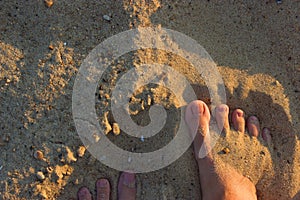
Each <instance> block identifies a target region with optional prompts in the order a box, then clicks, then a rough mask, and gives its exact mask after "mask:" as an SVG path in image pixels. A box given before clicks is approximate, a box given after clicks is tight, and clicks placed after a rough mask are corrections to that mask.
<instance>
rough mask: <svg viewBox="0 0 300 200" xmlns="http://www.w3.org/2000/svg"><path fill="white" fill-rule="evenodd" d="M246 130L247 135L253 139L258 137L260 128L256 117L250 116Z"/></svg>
mask: <svg viewBox="0 0 300 200" xmlns="http://www.w3.org/2000/svg"><path fill="white" fill-rule="evenodd" d="M247 128H248V131H249V134H250V135H251V136H253V137H258V136H259V132H260V126H259V121H258V119H257V117H255V116H251V117H249V118H248V120H247Z"/></svg>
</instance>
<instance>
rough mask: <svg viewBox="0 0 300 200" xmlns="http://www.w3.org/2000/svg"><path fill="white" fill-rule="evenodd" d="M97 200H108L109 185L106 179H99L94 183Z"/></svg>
mask: <svg viewBox="0 0 300 200" xmlns="http://www.w3.org/2000/svg"><path fill="white" fill-rule="evenodd" d="M96 188H97V200H109V193H110V185H109V181H108V180H107V179H99V180H98V181H97V183H96Z"/></svg>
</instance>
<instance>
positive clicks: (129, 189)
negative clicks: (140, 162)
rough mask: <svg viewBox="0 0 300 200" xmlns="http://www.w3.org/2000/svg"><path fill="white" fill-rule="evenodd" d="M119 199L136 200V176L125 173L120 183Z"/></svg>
mask: <svg viewBox="0 0 300 200" xmlns="http://www.w3.org/2000/svg"><path fill="white" fill-rule="evenodd" d="M118 197H119V198H118V199H119V200H134V199H136V181H135V174H132V173H128V172H123V173H122V174H121V176H120V179H119V183H118Z"/></svg>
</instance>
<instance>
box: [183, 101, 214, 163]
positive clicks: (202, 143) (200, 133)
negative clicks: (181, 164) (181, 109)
mask: <svg viewBox="0 0 300 200" xmlns="http://www.w3.org/2000/svg"><path fill="white" fill-rule="evenodd" d="M185 120H186V123H187V125H188V126H189V128H190V134H191V135H192V137H193V139H194V141H193V144H194V153H195V157H196V159H199V158H204V157H206V156H207V155H208V154H209V152H210V151H211V146H210V135H209V121H210V112H209V109H208V107H207V105H206V104H205V103H204V102H203V101H200V100H197V101H193V102H191V103H190V104H189V105H188V106H187V109H186V113H185Z"/></svg>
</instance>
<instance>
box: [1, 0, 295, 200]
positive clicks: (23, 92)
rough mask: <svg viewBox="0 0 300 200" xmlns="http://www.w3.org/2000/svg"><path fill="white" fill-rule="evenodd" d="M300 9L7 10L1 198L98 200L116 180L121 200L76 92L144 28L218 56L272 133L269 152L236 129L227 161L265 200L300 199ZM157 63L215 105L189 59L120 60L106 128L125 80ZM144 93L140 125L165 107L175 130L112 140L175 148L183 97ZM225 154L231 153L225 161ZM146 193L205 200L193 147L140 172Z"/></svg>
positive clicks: (101, 102) (160, 5)
mask: <svg viewBox="0 0 300 200" xmlns="http://www.w3.org/2000/svg"><path fill="white" fill-rule="evenodd" d="M299 10H300V1H298V0H295V1H284V0H283V3H282V4H277V3H276V1H273V0H265V1H260V2H246V1H243V2H242V1H240V2H236V1H226V2H225V1H221V0H210V1H209V0H208V1H171V0H162V1H159V0H152V1H145V0H141V1H137V2H133V1H113V2H109V1H95V0H91V1H88V2H85V1H79V0H74V1H69V0H57V1H54V2H53V5H52V6H51V7H47V6H46V5H45V3H44V2H43V1H42V0H40V1H16V0H11V1H1V3H0V13H1V15H0V31H1V36H0V63H1V65H0V70H1V71H0V92H1V93H0V100H1V106H0V121H1V129H0V136H1V138H0V199H70V198H76V193H77V190H78V189H79V188H80V187H82V186H87V187H89V188H90V190H91V192H92V193H93V194H95V190H94V188H95V181H96V180H97V178H103V177H106V178H108V179H109V180H110V183H111V186H112V189H111V191H112V192H111V195H112V199H116V198H117V197H116V194H117V190H116V188H117V181H118V176H119V173H120V172H119V171H117V170H115V169H112V168H110V167H107V166H105V165H104V164H102V163H101V162H100V161H98V160H97V159H96V158H94V157H93V156H92V155H91V154H90V153H89V151H86V152H83V151H82V149H83V148H82V146H83V143H82V141H81V139H80V137H79V135H78V134H77V132H76V128H75V124H74V121H73V116H72V91H73V84H74V81H75V78H76V74H77V72H78V70H79V68H80V66H81V64H82V63H83V61H84V59H85V58H86V56H87V55H88V54H89V53H90V51H91V50H92V49H93V48H95V47H96V46H97V45H98V44H100V43H101V42H103V41H104V40H105V39H107V38H109V37H111V36H113V35H115V34H117V33H121V32H123V31H126V30H129V29H133V28H142V27H158V28H168V29H171V30H174V31H178V32H181V33H183V34H185V35H187V36H189V37H190V38H192V39H194V40H195V41H196V42H197V43H198V44H200V45H202V47H204V48H205V49H206V51H207V52H208V53H209V55H210V56H211V57H212V59H213V60H214V62H215V63H216V65H217V69H218V71H219V73H220V74H221V76H222V79H223V81H224V85H225V90H226V102H227V104H228V106H229V107H230V109H231V111H233V110H234V109H235V108H241V109H243V110H244V111H245V113H246V116H250V115H255V116H257V117H258V119H259V120H260V122H261V128H263V127H268V128H270V130H271V135H272V143H271V144H267V143H266V142H264V141H262V139H261V138H258V139H256V138H251V137H249V136H248V135H243V134H240V133H237V132H235V131H233V130H232V131H230V132H229V133H228V134H227V135H226V137H224V136H221V137H220V139H219V140H218V142H217V144H216V146H215V147H214V152H215V154H216V156H218V157H219V158H220V159H222V160H223V161H224V162H226V163H228V164H230V165H232V166H233V167H235V168H236V169H237V170H238V171H239V172H240V173H242V174H243V175H245V176H247V177H249V178H250V180H252V181H253V182H254V184H256V187H257V192H258V197H259V198H258V199H267V200H272V199H280V200H281V199H283V200H285V199H291V198H292V197H294V196H295V195H296V194H297V193H298V192H299V190H300V181H299V180H300V141H299V137H300V131H299V130H300V119H299V113H300V95H299V94H300V45H299V41H300V34H299V32H300V16H299V15H300V13H299ZM104 15H107V16H108V17H107V16H104ZM147 63H159V64H165V65H168V66H171V67H173V68H174V69H175V70H177V71H178V72H180V73H181V74H183V75H184V76H185V77H186V78H187V80H188V81H189V83H190V84H191V86H192V88H193V89H194V91H195V93H196V94H197V98H198V99H201V100H203V101H205V102H206V103H207V104H208V105H209V106H211V102H212V99H211V97H210V95H209V93H208V90H207V87H206V85H205V82H204V80H203V79H202V78H201V76H200V74H199V73H197V71H195V69H194V68H193V66H192V65H191V64H190V63H189V62H188V61H187V60H185V59H183V58H181V57H179V56H176V55H172V54H170V53H169V52H165V51H162V50H153V49H146V50H138V51H135V52H132V53H129V54H127V55H126V56H124V57H121V58H119V59H118V60H117V61H115V62H114V63H113V64H112V66H111V67H110V68H109V69H108V70H107V71H106V72H105V75H104V78H103V81H102V82H101V83H99V87H98V89H97V91H96V98H95V99H96V104H95V108H96V111H97V113H98V117H99V119H100V120H99V122H100V123H101V120H102V121H103V120H104V119H105V117H104V113H105V112H106V111H108V118H107V121H106V123H105V124H104V125H105V126H104V128H108V125H107V123H109V124H110V125H112V124H113V122H114V120H115V119H114V118H113V116H112V114H111V112H109V107H108V106H109V105H110V103H111V102H110V97H111V92H112V90H113V89H114V88H113V85H114V84H113V82H114V81H116V80H118V78H120V76H121V75H122V73H119V72H126V71H128V70H129V69H132V68H139V66H140V65H141V64H147ZM145 91H146V92H145ZM133 96H134V97H132V98H131V102H130V106H129V108H130V109H131V111H132V112H131V114H132V119H133V120H134V121H135V122H136V123H138V124H140V125H147V124H148V123H149V122H150V119H149V115H148V111H149V108H150V106H151V105H153V104H156V103H157V104H162V105H163V106H165V108H166V111H167V114H168V118H167V123H166V125H165V126H164V128H163V129H162V131H161V132H160V133H159V134H158V135H157V136H155V137H153V138H150V139H146V140H145V142H141V141H140V140H139V139H135V138H130V137H127V136H126V133H124V132H123V131H121V133H120V135H114V134H113V133H111V132H110V133H109V134H108V137H109V138H110V140H112V141H114V142H115V143H116V144H118V146H120V147H122V148H123V149H127V150H131V151H139V152H149V151H154V150H155V149H157V148H161V147H162V146H164V145H166V144H167V143H168V142H169V141H170V140H172V138H173V137H174V133H176V128H177V127H178V123H179V119H180V112H179V110H180V108H181V107H180V106H179V104H178V101H177V100H176V97H175V96H174V94H172V92H171V91H169V90H168V89H166V88H164V87H162V86H157V85H151V84H150V85H147V86H146V87H144V88H142V89H141V90H139V91H136V92H135V94H134V95H133ZM148 96H150V99H151V103H149V104H148V103H145V102H147V99H148ZM141 104H143V106H141ZM212 107H213V106H212ZM187 135H188V133H187ZM100 139H101V138H100ZM79 148H81V151H78V149H79ZM224 148H228V149H229V150H230V152H229V153H226V154H225V153H222V150H223V149H224ZM37 151H41V152H42V153H43V156H40V154H38V153H37ZM38 172H42V174H43V175H41V173H38ZM137 187H138V193H137V197H138V199H201V192H200V184H199V177H198V169H197V164H196V161H195V159H194V154H193V151H192V148H189V149H188V150H187V151H186V152H185V153H184V154H183V155H182V156H181V157H180V158H179V159H178V160H176V161H175V162H173V163H172V164H170V165H168V166H166V167H165V168H162V169H160V170H157V171H153V172H148V173H141V174H138V175H137Z"/></svg>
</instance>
